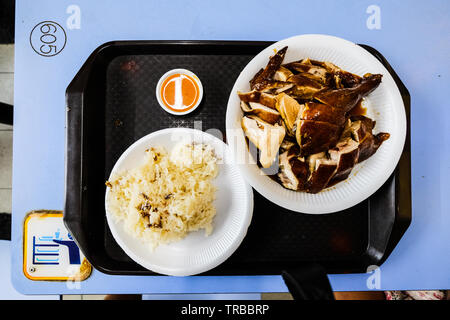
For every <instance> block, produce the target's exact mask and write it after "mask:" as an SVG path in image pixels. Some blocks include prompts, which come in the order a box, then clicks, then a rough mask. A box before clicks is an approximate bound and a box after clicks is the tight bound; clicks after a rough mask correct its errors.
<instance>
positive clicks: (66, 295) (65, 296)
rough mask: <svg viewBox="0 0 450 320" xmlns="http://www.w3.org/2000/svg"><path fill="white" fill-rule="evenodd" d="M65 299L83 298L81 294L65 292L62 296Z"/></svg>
mask: <svg viewBox="0 0 450 320" xmlns="http://www.w3.org/2000/svg"><path fill="white" fill-rule="evenodd" d="M62 299H63V300H82V299H81V294H64V295H63V296H62Z"/></svg>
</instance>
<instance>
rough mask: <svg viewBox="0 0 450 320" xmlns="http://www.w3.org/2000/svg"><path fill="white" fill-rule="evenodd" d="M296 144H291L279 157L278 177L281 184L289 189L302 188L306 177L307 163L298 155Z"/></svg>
mask: <svg viewBox="0 0 450 320" xmlns="http://www.w3.org/2000/svg"><path fill="white" fill-rule="evenodd" d="M298 152H299V149H298V146H296V145H295V144H292V145H291V147H290V148H289V149H287V150H285V151H284V152H283V153H282V154H280V157H279V173H278V179H279V180H280V182H281V184H282V185H283V186H284V187H285V188H287V189H291V190H296V191H297V190H304V189H305V181H307V179H308V175H309V170H308V164H307V163H306V162H305V159H304V158H301V157H299V156H298Z"/></svg>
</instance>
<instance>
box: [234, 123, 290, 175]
mask: <svg viewBox="0 0 450 320" xmlns="http://www.w3.org/2000/svg"><path fill="white" fill-rule="evenodd" d="M241 125H242V129H243V130H244V133H245V135H246V137H247V138H248V140H250V141H251V142H252V143H253V144H254V145H255V146H256V148H258V150H259V151H260V152H259V162H260V163H261V165H262V167H263V168H269V167H270V166H271V165H272V163H273V161H274V160H275V158H276V156H277V154H278V150H279V149H280V145H281V143H282V142H283V139H284V136H285V135H286V131H285V129H284V127H283V126H280V125H278V124H275V125H272V124H270V123H268V122H266V121H264V120H261V119H260V118H258V117H256V116H254V115H249V116H245V117H243V118H242V122H241Z"/></svg>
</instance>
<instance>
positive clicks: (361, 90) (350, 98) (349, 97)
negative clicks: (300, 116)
mask: <svg viewBox="0 0 450 320" xmlns="http://www.w3.org/2000/svg"><path fill="white" fill-rule="evenodd" d="M381 78H382V75H381V74H374V75H368V76H366V77H364V78H363V80H362V81H361V83H359V84H358V85H356V86H355V87H352V88H343V89H334V90H323V91H319V92H317V93H316V94H315V95H314V99H315V100H317V101H320V102H322V103H323V104H326V105H329V106H332V107H335V108H342V109H344V111H345V112H348V111H350V110H351V109H353V107H355V106H356V104H357V103H358V102H359V100H361V98H363V97H364V96H366V95H368V94H369V93H371V92H372V91H373V90H375V89H376V88H377V87H378V85H379V84H380V83H381Z"/></svg>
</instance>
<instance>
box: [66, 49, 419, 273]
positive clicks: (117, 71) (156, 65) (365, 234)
mask: <svg viewBox="0 0 450 320" xmlns="http://www.w3.org/2000/svg"><path fill="white" fill-rule="evenodd" d="M270 44H272V42H236V41H118V42H109V43H106V44H103V45H102V46H100V47H99V48H97V49H96V50H95V51H94V52H93V53H92V54H91V56H90V57H89V58H88V60H87V61H86V62H85V64H84V65H83V67H82V68H81V70H80V71H79V72H78V74H77V75H76V76H75V78H74V79H73V81H72V82H71V83H70V85H69V86H68V88H67V92H66V100H67V101H66V103H67V157H66V201H65V210H64V222H65V224H66V226H67V228H68V229H69V230H70V232H71V233H72V235H73V236H74V238H75V240H76V242H77V244H78V246H79V247H80V248H81V250H82V251H83V253H84V254H85V256H86V257H87V259H88V260H89V261H90V262H91V264H92V265H93V266H94V267H95V268H96V269H98V270H100V271H102V272H105V273H109V274H122V275H128V274H129V275H131V274H140V275H145V274H155V273H153V272H151V271H149V270H146V269H144V268H143V267H141V266H139V265H138V264H136V263H135V262H134V261H132V260H131V259H130V258H129V257H128V256H127V255H126V254H125V253H124V252H123V251H122V249H121V248H120V247H119V245H118V244H117V243H116V242H115V240H114V239H113V237H112V235H111V233H110V231H109V228H108V225H107V222H106V218H105V209H104V195H105V181H106V179H107V178H108V176H109V174H110V171H111V169H112V167H113V165H114V163H115V161H116V160H117V159H118V158H119V156H120V155H121V154H122V152H123V151H124V150H125V149H126V148H127V147H128V146H129V145H131V144H132V143H133V142H134V141H136V140H137V139H139V138H141V137H143V136H144V135H146V134H148V133H150V132H153V131H156V130H159V129H162V128H167V127H175V126H183V127H191V128H193V127H194V121H197V120H201V121H202V125H203V128H202V129H203V130H207V129H210V128H217V129H220V130H221V131H222V132H225V112H226V106H227V102H228V97H229V94H230V90H231V88H232V87H233V84H234V82H235V80H236V78H237V77H238V75H239V73H240V72H241V70H242V69H243V68H244V66H245V65H246V64H247V63H248V62H249V61H250V60H251V59H252V58H253V57H254V56H255V55H256V54H258V53H259V52H260V51H261V50H263V49H264V48H266V47H267V46H269V45H270ZM362 47H364V48H365V49H366V50H368V51H369V52H371V53H372V54H373V55H374V56H375V57H376V58H378V59H379V60H380V61H381V62H382V63H383V64H384V65H385V66H386V68H387V69H388V70H389V72H390V73H391V74H392V76H393V77H394V79H395V80H396V82H397V85H398V87H399V89H400V92H401V94H402V97H403V101H404V105H405V110H406V114H407V117H408V128H409V111H410V96H409V93H408V91H407V89H406V88H405V86H404V85H403V83H402V82H401V81H400V79H399V78H398V77H397V75H396V74H395V72H394V71H393V70H392V68H391V67H390V66H389V64H388V62H387V61H386V60H385V59H384V58H383V56H382V55H381V54H380V53H379V52H377V51H376V50H375V49H373V48H371V47H369V46H365V45H362ZM173 68H186V69H189V70H191V71H193V72H194V73H196V74H197V75H198V76H199V78H200V79H201V81H202V84H203V86H204V97H203V101H202V103H201V105H200V106H199V107H198V108H197V109H196V110H195V111H194V112H192V113H190V114H188V115H186V116H182V117H180V116H173V115H170V114H168V113H167V112H165V111H163V109H162V108H161V107H160V106H159V105H158V102H157V100H156V97H155V87H156V83H157V81H158V80H159V78H160V77H161V76H162V75H163V74H164V73H165V72H166V71H168V70H170V69H173ZM408 131H409V130H408ZM410 180H411V174H410V138H409V132H408V136H407V140H406V145H405V148H404V151H403V154H402V157H401V160H400V163H399V165H398V166H397V169H396V170H395V172H394V173H393V174H392V176H391V177H390V178H389V180H387V182H386V183H385V184H384V185H383V186H382V187H381V188H380V189H379V190H378V191H377V192H376V193H375V194H373V195H372V196H371V197H370V198H369V199H367V200H366V201H363V202H361V203H360V204H358V205H356V206H354V207H352V208H350V209H347V210H345V211H342V212H338V213H332V214H325V215H308V214H301V213H297V212H292V211H289V210H286V209H283V208H281V207H278V206H277V205H275V204H273V203H272V202H270V201H268V200H267V199H265V198H263V197H262V196H261V195H260V194H258V193H257V192H256V191H254V194H255V197H254V202H255V207H254V214H253V220H252V223H251V225H250V228H249V230H248V233H247V236H246V238H245V239H244V241H243V243H242V244H241V246H240V247H239V248H238V250H237V251H236V252H235V253H234V254H233V255H232V256H231V257H230V258H229V259H228V260H227V261H226V262H224V263H223V264H222V265H220V266H218V267H217V268H215V269H213V270H211V271H209V272H207V273H205V274H210V275H259V274H280V272H281V270H282V269H286V268H292V267H295V266H298V265H300V264H302V263H305V262H312V261H314V262H318V263H320V264H321V265H322V266H323V267H325V269H326V270H327V272H328V273H348V272H365V271H366V269H367V267H368V266H370V265H381V264H382V263H383V261H384V260H385V259H386V258H387V256H388V255H389V254H390V252H391V251H392V250H393V248H394V247H395V245H396V244H397V243H398V241H399V240H400V238H401V236H402V235H403V233H404V232H405V231H406V229H407V227H408V226H409V223H410V221H411V185H410Z"/></svg>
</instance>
